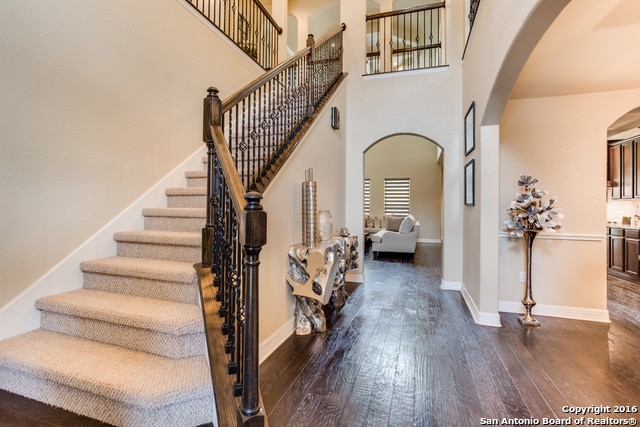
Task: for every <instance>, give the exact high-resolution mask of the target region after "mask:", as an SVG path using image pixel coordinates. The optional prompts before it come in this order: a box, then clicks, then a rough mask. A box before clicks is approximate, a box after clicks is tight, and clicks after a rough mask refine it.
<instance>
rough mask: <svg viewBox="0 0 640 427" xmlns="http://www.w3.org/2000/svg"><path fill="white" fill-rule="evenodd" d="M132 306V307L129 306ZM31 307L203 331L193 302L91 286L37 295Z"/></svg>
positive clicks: (160, 328)
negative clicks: (101, 289) (89, 287)
mask: <svg viewBox="0 0 640 427" xmlns="http://www.w3.org/2000/svg"><path fill="white" fill-rule="evenodd" d="M107 304H108V305H107ZM132 305H135V306H136V308H132ZM35 306H36V308H37V309H38V310H41V311H47V312H53V313H59V314H65V315H68V316H75V317H80V318H86V319H93V320H99V321H102V322H106V323H111V324H117V325H123V326H129V327H133V328H138V329H144V330H148V331H152V332H161V333H165V334H171V335H187V334H197V333H202V332H204V331H203V329H202V328H203V325H202V312H201V311H200V307H199V306H198V305H197V304H188V303H181V302H176V301H170V300H161V299H156V298H148V297H144V296H138V295H128V294H117V293H114V292H107V291H100V290H94V289H76V290H74V291H68V292H64V293H61V294H55V295H50V296H46V297H42V298H39V299H38V300H36V303H35Z"/></svg>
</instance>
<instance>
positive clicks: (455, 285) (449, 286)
mask: <svg viewBox="0 0 640 427" xmlns="http://www.w3.org/2000/svg"><path fill="white" fill-rule="evenodd" d="M440 289H444V290H445V291H460V290H462V283H460V282H447V281H445V280H444V279H442V281H441V282H440Z"/></svg>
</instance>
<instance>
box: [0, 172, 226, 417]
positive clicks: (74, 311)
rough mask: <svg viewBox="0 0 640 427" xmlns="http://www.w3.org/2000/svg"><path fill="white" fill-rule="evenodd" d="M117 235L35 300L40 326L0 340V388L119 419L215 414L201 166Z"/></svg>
mask: <svg viewBox="0 0 640 427" xmlns="http://www.w3.org/2000/svg"><path fill="white" fill-rule="evenodd" d="M186 181H187V187H184V188H169V189H167V190H166V194H167V207H163V208H147V209H144V210H143V212H142V214H143V216H144V230H135V231H123V232H118V233H115V235H114V239H115V240H116V242H117V253H116V254H115V256H113V257H109V258H103V259H96V260H89V261H84V262H82V263H81V265H80V269H81V270H82V272H83V287H82V289H78V290H74V291H70V292H65V293H62V294H58V295H51V296H47V297H44V298H40V299H39V300H37V301H36V308H38V309H39V310H40V311H41V327H40V329H38V330H35V331H32V332H28V333H25V334H22V335H19V336H16V337H13V338H10V339H7V340H4V341H0V387H1V388H3V389H5V390H8V391H11V392H13V393H16V394H20V395H23V396H26V397H29V398H32V399H36V400H39V401H42V402H45V403H48V404H51V405H54V406H58V407H61V408H64V409H67V410H69V411H72V412H75V413H78V414H81V415H85V416H88V417H91V418H95V419H98V420H100V421H103V422H106V423H109V424H114V425H121V426H136V427H139V426H195V425H200V424H206V423H210V422H212V421H213V419H212V418H213V414H214V409H213V408H214V400H213V391H212V386H211V377H210V371H209V365H208V361H207V358H206V356H205V355H206V343H205V336H204V327H203V323H202V310H201V308H200V306H199V298H200V297H199V290H198V279H197V275H196V272H195V270H194V268H193V264H194V263H197V262H199V261H200V257H201V229H202V227H203V226H204V223H205V206H206V171H205V170H202V171H190V172H187V173H186Z"/></svg>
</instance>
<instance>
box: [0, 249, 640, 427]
mask: <svg viewBox="0 0 640 427" xmlns="http://www.w3.org/2000/svg"><path fill="white" fill-rule="evenodd" d="M365 262H366V265H365V269H366V275H367V282H366V283H365V284H362V285H358V286H352V287H350V288H349V291H350V294H351V295H350V297H349V300H348V303H347V305H346V306H345V307H344V308H343V310H342V311H341V312H340V313H338V314H333V315H331V314H330V316H329V318H328V323H329V328H330V330H329V332H328V333H326V334H323V335H309V336H295V335H294V336H291V337H290V338H289V339H288V340H287V341H286V342H285V343H284V344H283V345H282V346H281V347H280V348H279V349H278V350H277V351H276V352H275V353H274V354H272V355H271V356H270V357H269V358H268V359H267V360H266V361H265V362H264V363H263V364H262V366H261V369H262V372H261V374H262V396H263V400H264V404H265V407H266V410H267V414H268V416H269V421H270V426H271V427H284V426H296V427H332V426H340V427H348V426H364V425H367V426H402V427H406V426H411V425H414V426H419V427H439V426H444V427H449V426H456V427H458V426H478V425H482V418H485V419H486V420H485V424H486V425H489V424H490V422H493V420H492V419H493V418H499V419H500V420H499V421H500V422H501V421H502V417H507V418H521V419H525V420H529V418H530V417H533V418H534V419H536V420H539V421H540V425H542V422H543V420H542V418H545V417H546V418H560V419H566V418H568V417H572V418H573V419H576V418H579V417H578V416H576V415H575V414H571V413H565V412H563V410H562V408H563V406H565V405H570V406H591V405H595V406H600V405H604V406H610V407H611V408H612V410H613V407H614V405H639V404H640V398H639V397H638V396H640V373H639V372H638V371H637V369H638V360H640V340H639V338H638V337H640V292H638V291H637V290H634V289H633V287H632V286H633V284H631V283H630V282H626V281H624V280H619V279H616V278H612V277H611V276H609V308H610V312H611V318H612V323H611V324H610V325H607V324H601V323H593V322H584V321H577V320H565V319H556V318H551V317H541V318H539V320H540V321H541V323H542V326H541V327H540V328H538V329H531V330H529V331H527V330H525V329H523V328H522V327H521V326H520V325H519V324H518V320H517V316H516V315H514V314H508V313H502V314H501V316H502V322H503V327H502V328H490V327H482V326H477V325H476V324H474V322H473V320H472V319H471V316H470V315H469V313H468V311H467V309H466V307H465V304H464V302H463V301H462V297H461V296H460V294H459V293H458V292H451V291H442V290H441V289H440V287H439V283H440V267H439V266H440V246H439V245H427V244H419V245H418V252H417V253H416V258H415V263H414V264H410V263H408V262H398V261H394V260H391V259H387V260H384V259H381V260H376V261H373V260H372V259H371V255H370V254H367V255H366V260H365ZM606 416H608V417H612V418H618V417H620V418H635V419H636V420H637V419H638V418H640V416H639V415H638V413H635V414H630V415H628V416H625V415H624V414H613V413H611V414H603V415H601V416H596V415H593V414H587V417H590V418H603V417H606ZM574 424H575V423H574ZM0 425H3V426H4V425H10V426H20V427H22V426H29V427H32V426H49V427H51V426H65V427H69V426H104V425H106V424H103V423H100V422H98V421H95V420H91V419H88V418H85V417H79V416H76V415H74V414H71V413H69V412H67V411H64V410H61V409H57V408H52V407H50V406H47V405H45V404H42V403H40V402H35V401H33V400H30V399H26V398H22V397H20V396H16V395H13V394H10V393H7V392H2V393H0Z"/></svg>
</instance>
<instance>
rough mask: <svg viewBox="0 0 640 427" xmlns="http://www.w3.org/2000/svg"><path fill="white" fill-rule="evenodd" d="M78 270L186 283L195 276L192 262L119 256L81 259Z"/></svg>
mask: <svg viewBox="0 0 640 427" xmlns="http://www.w3.org/2000/svg"><path fill="white" fill-rule="evenodd" d="M172 269H173V270H174V271H172ZM80 270H81V271H82V272H83V273H97V274H108V275H113V276H121V277H134V278H139V279H151V280H158V281H162V282H180V283H186V284H190V283H193V281H194V278H195V277H196V275H195V270H194V268H193V264H192V263H188V262H181V261H166V260H158V259H153V258H132V257H121V256H113V257H107V258H98V259H93V260H87V261H82V262H81V263H80ZM159 273H162V274H159Z"/></svg>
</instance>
